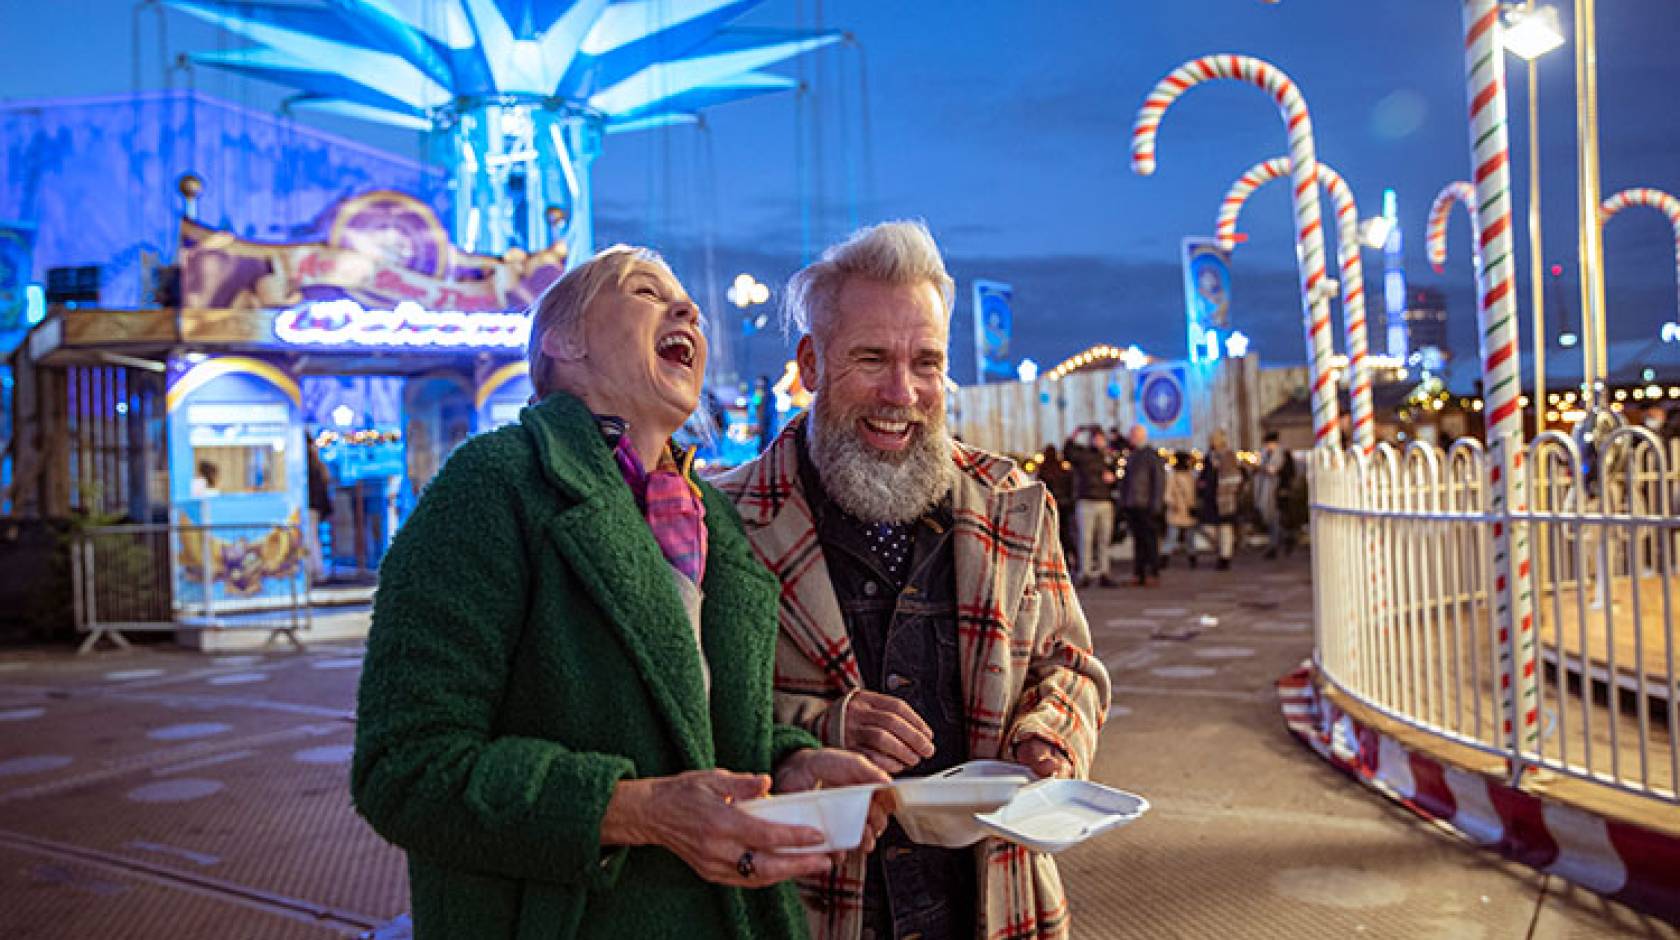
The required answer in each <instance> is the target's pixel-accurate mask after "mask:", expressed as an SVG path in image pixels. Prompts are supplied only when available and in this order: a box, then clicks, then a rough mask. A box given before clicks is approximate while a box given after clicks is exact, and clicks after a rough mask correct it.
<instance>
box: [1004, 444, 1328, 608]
mask: <svg viewBox="0 0 1680 940" xmlns="http://www.w3.org/2000/svg"><path fill="white" fill-rule="evenodd" d="M1042 454H1043V456H1042V460H1040V461H1039V462H1038V466H1037V475H1038V478H1039V480H1041V481H1042V482H1043V483H1044V485H1045V487H1046V488H1047V489H1048V490H1049V491H1050V493H1051V496H1052V497H1053V498H1054V499H1055V502H1056V508H1057V510H1058V511H1059V513H1060V518H1061V532H1060V536H1061V539H1062V547H1063V551H1064V552H1065V553H1066V554H1067V557H1068V563H1069V566H1070V567H1071V568H1072V569H1073V570H1075V571H1077V572H1078V576H1077V578H1076V579H1075V584H1076V586H1078V587H1082V588H1084V587H1093V586H1096V587H1115V586H1117V585H1118V584H1119V582H1118V581H1116V579H1115V577H1114V576H1113V574H1111V573H1110V556H1111V554H1112V548H1113V547H1114V546H1115V545H1116V544H1118V543H1121V542H1125V541H1129V542H1130V543H1131V556H1132V576H1131V580H1130V582H1129V583H1130V584H1132V585H1134V586H1137V587H1149V586H1152V585H1156V584H1159V583H1160V576H1161V571H1162V570H1163V569H1165V568H1167V567H1168V566H1169V565H1170V564H1171V563H1172V561H1173V559H1174V558H1177V557H1179V556H1183V558H1184V559H1185V561H1186V563H1187V564H1188V566H1189V567H1191V568H1197V567H1199V566H1200V564H1201V560H1202V557H1203V555H1204V554H1205V555H1208V556H1211V559H1212V562H1213V567H1214V568H1216V569H1219V570H1224V569H1228V568H1230V567H1231V562H1232V559H1233V558H1234V557H1235V556H1236V553H1237V548H1238V546H1239V545H1240V544H1247V542H1248V538H1249V535H1250V534H1251V533H1252V534H1254V535H1256V536H1260V535H1263V536H1264V538H1265V548H1264V549H1263V550H1262V551H1263V553H1264V556H1265V557H1266V558H1268V559H1273V558H1277V557H1278V556H1279V555H1289V554H1292V553H1293V552H1294V551H1295V546H1296V543H1297V541H1298V538H1299V533H1300V529H1301V527H1302V526H1303V525H1304V523H1305V519H1306V508H1307V507H1306V492H1305V489H1306V487H1305V478H1304V474H1302V473H1300V472H1299V470H1298V469H1297V466H1296V461H1295V456H1294V455H1293V454H1291V453H1290V452H1289V450H1288V449H1287V448H1285V447H1283V446H1282V445H1281V444H1280V443H1279V441H1278V435H1277V434H1276V433H1275V432H1268V433H1267V434H1266V435H1265V439H1264V443H1263V444H1262V446H1261V449H1260V451H1259V452H1258V453H1256V454H1253V455H1239V454H1238V453H1237V452H1236V451H1235V450H1233V449H1232V447H1231V443H1230V437H1229V435H1228V434H1227V433H1226V432H1225V431H1224V430H1223V429H1216V430H1214V431H1213V432H1212V433H1211V434H1209V435H1208V448H1207V450H1206V451H1205V452H1201V453H1192V452H1190V451H1186V450H1180V451H1176V452H1173V453H1166V452H1164V451H1162V450H1160V449H1158V448H1157V447H1155V446H1153V445H1151V444H1150V443H1149V431H1148V429H1147V428H1146V427H1144V426H1143V425H1135V426H1133V427H1132V428H1131V429H1130V430H1128V431H1127V432H1126V434H1125V435H1123V436H1122V435H1121V434H1120V433H1119V429H1112V430H1106V431H1105V430H1103V429H1102V428H1098V427H1088V428H1082V429H1080V430H1079V431H1078V432H1076V433H1075V434H1074V435H1073V436H1072V437H1070V438H1069V439H1068V440H1067V441H1065V442H1064V443H1063V445H1062V447H1061V448H1060V449H1059V450H1058V449H1057V448H1056V446H1055V445H1053V444H1052V445H1047V446H1046V447H1045V448H1044V450H1043V452H1042ZM1163 535H1164V536H1165V538H1164V539H1163Z"/></svg>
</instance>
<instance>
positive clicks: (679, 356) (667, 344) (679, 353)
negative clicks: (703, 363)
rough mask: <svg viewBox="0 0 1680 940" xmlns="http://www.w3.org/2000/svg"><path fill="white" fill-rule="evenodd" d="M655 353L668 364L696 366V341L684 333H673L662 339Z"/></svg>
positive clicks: (655, 348)
mask: <svg viewBox="0 0 1680 940" xmlns="http://www.w3.org/2000/svg"><path fill="white" fill-rule="evenodd" d="M653 352H654V355H656V356H658V357H659V358H661V359H664V360H665V361H667V362H675V363H678V364H680V365H685V366H688V365H693V364H694V340H692V339H689V338H688V336H686V335H684V334H682V333H672V334H670V335H668V336H666V337H665V338H664V339H661V340H660V341H659V343H658V345H656V346H654V348H653Z"/></svg>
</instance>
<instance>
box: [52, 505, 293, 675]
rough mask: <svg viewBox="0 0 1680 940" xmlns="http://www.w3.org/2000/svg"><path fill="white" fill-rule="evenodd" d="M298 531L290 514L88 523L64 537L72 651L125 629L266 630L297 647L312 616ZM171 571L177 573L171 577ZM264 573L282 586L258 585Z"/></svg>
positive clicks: (119, 637) (118, 639) (123, 644)
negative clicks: (260, 518) (261, 519)
mask: <svg viewBox="0 0 1680 940" xmlns="http://www.w3.org/2000/svg"><path fill="white" fill-rule="evenodd" d="M302 540H303V530H302V527H301V526H299V525H298V524H296V523H292V522H281V523H257V524H239V523H216V524H210V525H183V524H178V523H145V524H136V525H112V526H91V527H88V528H83V529H79V530H77V531H75V532H74V533H73V534H72V536H71V539H70V546H69V549H70V586H71V608H72V612H73V614H74V618H75V624H76V629H77V631H79V632H82V633H86V634H87V638H86V639H85V640H83V641H82V644H81V647H80V649H79V650H78V652H82V653H85V652H87V651H89V650H91V649H93V648H94V647H95V646H96V645H97V644H98V643H99V641H100V640H101V639H102V638H103V639H109V640H111V642H113V643H114V644H116V645H117V646H118V647H120V648H124V649H126V648H128V646H129V644H128V641H127V639H125V638H124V636H123V634H124V633H135V632H143V631H157V630H169V631H175V630H183V629H232V628H257V629H268V630H269V631H271V632H270V635H269V639H270V641H272V640H274V639H276V638H281V637H283V638H285V639H286V640H288V641H289V642H291V643H292V644H293V645H294V646H296V647H297V648H299V649H301V648H302V647H303V643H302V641H301V640H299V639H298V636H297V631H299V630H303V629H307V628H308V627H309V625H310V621H311V611H310V606H309V592H308V588H307V587H306V585H307V583H308V582H307V580H306V578H307V575H306V573H305V571H306V568H305V565H306V561H305V559H304V557H303V552H304V547H303V541H302ZM177 572H180V577H179V578H177V576H176V575H177ZM270 581H280V582H283V583H284V584H285V587H284V588H283V589H282V590H281V591H280V592H278V593H276V592H273V591H269V590H266V589H265V588H266V586H267V585H268V583H269V582H270Z"/></svg>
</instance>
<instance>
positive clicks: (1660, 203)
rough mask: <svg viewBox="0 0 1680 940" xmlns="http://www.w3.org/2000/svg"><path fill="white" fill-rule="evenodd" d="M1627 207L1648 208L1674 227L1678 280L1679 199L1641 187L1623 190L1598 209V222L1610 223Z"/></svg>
mask: <svg viewBox="0 0 1680 940" xmlns="http://www.w3.org/2000/svg"><path fill="white" fill-rule="evenodd" d="M1628 206H1650V207H1651V208H1653V209H1655V210H1657V211H1658V212H1661V213H1662V214H1663V215H1666V216H1668V224H1670V225H1672V226H1674V267H1675V277H1676V278H1680V199H1676V198H1674V197H1673V196H1670V195H1669V194H1668V193H1665V192H1663V191H1662V190H1660V189H1651V188H1649V187H1645V186H1641V187H1639V188H1637V189H1624V190H1622V191H1621V192H1619V193H1617V194H1616V195H1614V196H1611V197H1610V198H1609V199H1606V200H1604V205H1602V206H1600V207H1599V210H1598V218H1599V221H1600V222H1608V221H1610V217H1611V216H1613V215H1615V214H1616V213H1618V212H1620V211H1622V210H1623V209H1626V208H1627V207H1628Z"/></svg>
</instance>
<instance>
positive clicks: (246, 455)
mask: <svg viewBox="0 0 1680 940" xmlns="http://www.w3.org/2000/svg"><path fill="white" fill-rule="evenodd" d="M187 420H188V423H189V424H190V426H191V428H192V431H191V436H192V468H193V477H194V478H193V485H192V491H193V495H194V496H195V497H207V496H233V495H239V494H248V493H284V492H286V489H287V480H286V456H287V455H286V450H287V447H288V446H289V441H288V437H289V430H290V415H289V414H288V413H287V410H286V408H285V406H284V405H268V404H251V405H231V404H201V405H192V406H190V408H189V410H188V415H187Z"/></svg>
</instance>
